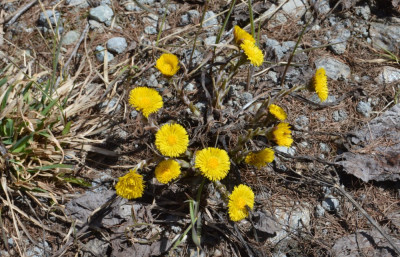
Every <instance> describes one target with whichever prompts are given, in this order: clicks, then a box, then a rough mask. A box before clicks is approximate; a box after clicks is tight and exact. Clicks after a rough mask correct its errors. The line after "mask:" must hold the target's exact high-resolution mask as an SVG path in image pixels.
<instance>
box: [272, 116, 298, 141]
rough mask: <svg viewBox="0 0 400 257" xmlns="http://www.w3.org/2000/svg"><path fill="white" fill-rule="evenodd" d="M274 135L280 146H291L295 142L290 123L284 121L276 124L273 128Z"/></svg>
mask: <svg viewBox="0 0 400 257" xmlns="http://www.w3.org/2000/svg"><path fill="white" fill-rule="evenodd" d="M272 136H273V139H274V140H275V143H277V144H278V145H280V146H286V147H290V146H291V145H292V143H293V139H292V131H290V125H289V124H288V123H285V122H282V123H279V124H278V125H276V126H275V128H274V129H273V130H272Z"/></svg>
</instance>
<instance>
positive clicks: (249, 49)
mask: <svg viewBox="0 0 400 257" xmlns="http://www.w3.org/2000/svg"><path fill="white" fill-rule="evenodd" d="M240 48H242V49H243V51H244V53H245V54H246V55H247V59H249V60H250V62H251V64H253V65H254V66H260V65H262V64H263V61H264V54H263V53H262V51H261V49H260V48H258V46H256V44H255V43H254V42H252V41H250V40H243V43H242V44H240Z"/></svg>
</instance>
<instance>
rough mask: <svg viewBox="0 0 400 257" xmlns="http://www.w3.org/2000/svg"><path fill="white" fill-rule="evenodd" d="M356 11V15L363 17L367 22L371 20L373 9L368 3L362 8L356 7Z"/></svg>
mask: <svg viewBox="0 0 400 257" xmlns="http://www.w3.org/2000/svg"><path fill="white" fill-rule="evenodd" d="M354 10H355V12H356V15H358V16H361V17H362V18H363V19H364V20H366V21H367V20H369V18H370V17H371V9H370V8H369V5H368V4H366V3H364V4H363V5H361V6H356V7H354Z"/></svg>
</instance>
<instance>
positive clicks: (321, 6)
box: [311, 0, 331, 14]
mask: <svg viewBox="0 0 400 257" xmlns="http://www.w3.org/2000/svg"><path fill="white" fill-rule="evenodd" d="M311 4H313V5H314V7H315V9H316V10H317V12H318V14H327V13H328V12H329V11H330V10H331V7H330V6H329V1H328V0H312V1H311Z"/></svg>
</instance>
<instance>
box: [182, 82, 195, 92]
mask: <svg viewBox="0 0 400 257" xmlns="http://www.w3.org/2000/svg"><path fill="white" fill-rule="evenodd" d="M183 90H185V91H186V92H189V93H193V92H194V91H195V90H196V86H195V85H194V84H193V83H188V84H187V85H186V86H185V88H184V89H183Z"/></svg>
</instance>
